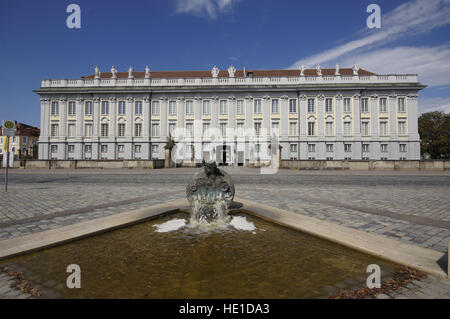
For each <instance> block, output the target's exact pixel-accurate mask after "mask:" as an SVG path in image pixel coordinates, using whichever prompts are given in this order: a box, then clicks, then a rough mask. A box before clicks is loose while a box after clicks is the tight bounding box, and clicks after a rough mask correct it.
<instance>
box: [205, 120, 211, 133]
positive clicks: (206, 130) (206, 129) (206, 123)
mask: <svg viewBox="0 0 450 319" xmlns="http://www.w3.org/2000/svg"><path fill="white" fill-rule="evenodd" d="M210 126H211V124H210V123H209V122H203V136H209V132H208V131H209V128H210Z"/></svg>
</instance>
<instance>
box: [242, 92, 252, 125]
mask: <svg viewBox="0 0 450 319" xmlns="http://www.w3.org/2000/svg"><path fill="white" fill-rule="evenodd" d="M244 103H245V127H246V128H247V129H251V128H252V127H253V98H252V97H250V96H246V97H245V102H244Z"/></svg>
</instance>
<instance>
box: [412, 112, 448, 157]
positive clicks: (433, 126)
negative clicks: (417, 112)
mask: <svg viewBox="0 0 450 319" xmlns="http://www.w3.org/2000/svg"><path fill="white" fill-rule="evenodd" d="M419 134H420V138H421V142H420V150H421V153H422V154H423V155H425V154H426V153H428V154H430V156H431V158H433V159H439V158H450V114H446V113H444V112H438V111H435V112H427V113H423V114H422V115H421V116H420V117H419Z"/></svg>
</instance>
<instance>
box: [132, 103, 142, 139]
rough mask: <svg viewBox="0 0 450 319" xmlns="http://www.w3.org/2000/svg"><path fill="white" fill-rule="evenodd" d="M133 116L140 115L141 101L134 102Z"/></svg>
mask: <svg viewBox="0 0 450 319" xmlns="http://www.w3.org/2000/svg"><path fill="white" fill-rule="evenodd" d="M134 114H135V115H142V101H136V102H134ZM139 146H140V145H139Z"/></svg>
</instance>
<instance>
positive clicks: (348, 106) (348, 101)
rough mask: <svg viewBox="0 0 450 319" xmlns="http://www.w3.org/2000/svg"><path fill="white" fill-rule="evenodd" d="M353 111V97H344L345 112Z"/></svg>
mask: <svg viewBox="0 0 450 319" xmlns="http://www.w3.org/2000/svg"><path fill="white" fill-rule="evenodd" d="M351 112H352V105H351V99H350V98H349V97H346V98H344V113H351Z"/></svg>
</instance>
